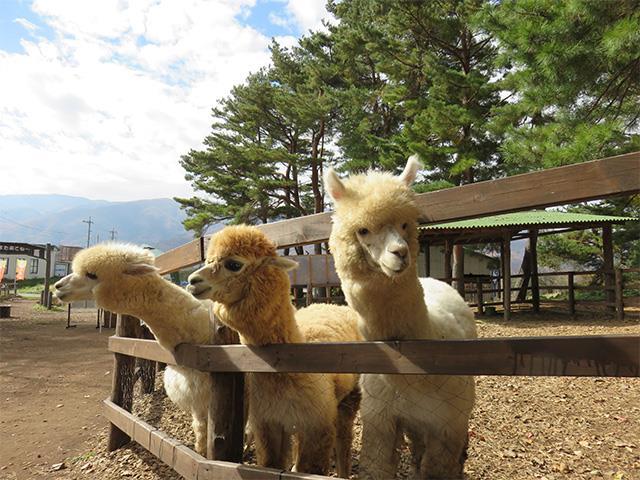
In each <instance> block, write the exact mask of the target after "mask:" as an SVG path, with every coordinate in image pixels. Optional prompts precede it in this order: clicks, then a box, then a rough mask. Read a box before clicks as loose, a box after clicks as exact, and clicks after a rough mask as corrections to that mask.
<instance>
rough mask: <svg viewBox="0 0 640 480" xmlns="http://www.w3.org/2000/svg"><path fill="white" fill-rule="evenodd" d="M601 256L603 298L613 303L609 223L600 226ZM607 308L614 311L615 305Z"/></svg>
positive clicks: (611, 230) (611, 232)
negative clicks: (602, 260)
mask: <svg viewBox="0 0 640 480" xmlns="http://www.w3.org/2000/svg"><path fill="white" fill-rule="evenodd" d="M602 256H603V259H604V265H603V266H602V270H603V273H604V288H605V292H604V293H605V298H606V299H607V302H608V303H610V304H615V301H616V296H615V291H614V285H615V281H614V272H613V228H612V227H611V224H609V225H604V226H603V227H602ZM607 310H609V311H610V312H613V311H615V307H613V306H611V305H608V306H607Z"/></svg>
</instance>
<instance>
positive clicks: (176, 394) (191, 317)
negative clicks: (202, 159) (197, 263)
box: [55, 243, 212, 454]
mask: <svg viewBox="0 0 640 480" xmlns="http://www.w3.org/2000/svg"><path fill="white" fill-rule="evenodd" d="M55 295H56V297H58V298H59V299H60V300H62V301H64V302H72V301H76V300H91V299H95V301H96V303H97V305H98V306H100V307H101V308H104V309H106V310H109V311H111V312H116V313H120V314H126V315H133V316H135V317H138V318H140V319H142V320H143V321H144V322H145V323H146V324H147V325H148V326H149V328H150V329H151V331H152V332H153V334H154V335H155V337H156V339H157V340H158V343H160V345H162V346H163V347H164V348H166V349H167V350H170V351H172V350H173V349H174V348H175V347H176V345H178V344H180V343H193V344H201V343H208V342H209V309H208V307H207V306H205V305H204V304H203V303H202V302H200V301H199V300H197V299H195V298H193V296H192V295H191V294H189V293H188V292H186V291H185V290H183V289H181V288H180V287H178V286H177V285H174V284H172V283H171V282H168V281H167V280H164V279H163V278H162V277H161V276H160V275H158V273H157V269H156V267H155V266H154V257H153V254H151V252H149V251H148V250H144V249H143V248H140V247H137V246H135V245H126V244H117V243H107V244H101V245H96V246H94V247H91V248H87V249H85V250H82V251H80V252H79V253H78V254H77V255H76V257H75V258H74V260H73V273H71V274H70V275H67V276H66V277H64V278H63V279H62V280H60V281H59V282H57V283H56V284H55ZM164 387H165V390H166V392H167V395H168V396H169V398H170V399H171V401H173V402H174V403H175V404H177V405H178V406H179V407H180V408H181V409H182V410H184V411H185V412H188V413H191V415H192V419H193V430H194V432H195V437H196V438H195V449H196V451H197V452H198V453H200V454H204V453H205V451H206V447H207V413H208V407H209V398H210V396H211V387H212V385H211V379H210V376H209V374H208V373H205V372H199V371H198V370H194V369H191V368H186V367H181V366H177V365H168V366H167V368H166V369H165V372H164Z"/></svg>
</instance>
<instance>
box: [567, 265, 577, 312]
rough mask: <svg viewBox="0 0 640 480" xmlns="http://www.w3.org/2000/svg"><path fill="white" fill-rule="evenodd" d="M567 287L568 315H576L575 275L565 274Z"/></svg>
mask: <svg viewBox="0 0 640 480" xmlns="http://www.w3.org/2000/svg"><path fill="white" fill-rule="evenodd" d="M567 286H568V287H569V313H570V314H571V315H575V314H576V290H575V288H574V287H575V274H574V272H569V273H567Z"/></svg>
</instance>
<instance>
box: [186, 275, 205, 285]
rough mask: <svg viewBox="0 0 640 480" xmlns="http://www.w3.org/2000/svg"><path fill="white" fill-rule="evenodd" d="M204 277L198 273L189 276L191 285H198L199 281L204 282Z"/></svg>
mask: <svg viewBox="0 0 640 480" xmlns="http://www.w3.org/2000/svg"><path fill="white" fill-rule="evenodd" d="M203 281H204V279H203V278H202V277H200V276H198V275H196V276H190V277H189V285H197V284H198V283H202V282H203Z"/></svg>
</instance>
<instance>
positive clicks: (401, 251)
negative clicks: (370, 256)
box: [389, 245, 408, 260]
mask: <svg viewBox="0 0 640 480" xmlns="http://www.w3.org/2000/svg"><path fill="white" fill-rule="evenodd" d="M407 251H408V250H407V246H406V245H395V246H393V247H391V248H389V253H392V254H393V255H395V256H396V257H398V258H400V259H401V260H404V259H405V257H406V256H407Z"/></svg>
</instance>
